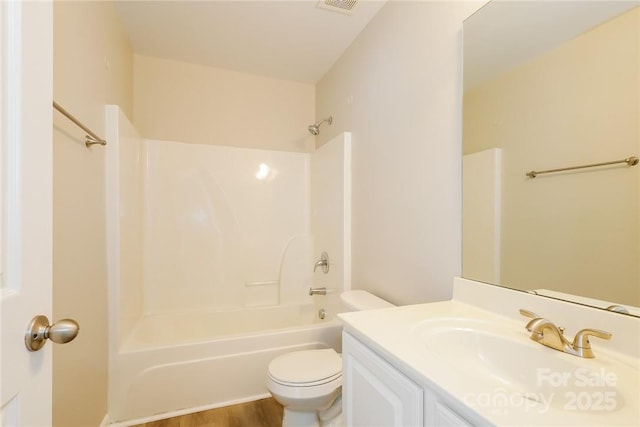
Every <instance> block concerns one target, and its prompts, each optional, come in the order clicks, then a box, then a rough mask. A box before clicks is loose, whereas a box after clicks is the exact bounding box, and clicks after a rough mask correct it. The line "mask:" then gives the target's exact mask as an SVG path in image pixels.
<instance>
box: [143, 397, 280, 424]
mask: <svg viewBox="0 0 640 427" xmlns="http://www.w3.org/2000/svg"><path fill="white" fill-rule="evenodd" d="M281 425H282V406H281V405H280V404H279V403H278V402H276V401H275V400H274V399H273V398H268V399H262V400H256V401H255V402H247V403H241V404H239V405H233V406H225V407H224V408H216V409H210V410H208V411H202V412H196V413H194V414H187V415H183V416H180V417H174V418H167V419H165V420H159V421H153V422H149V423H145V424H138V425H136V426H132V427H205V426H206V427H280V426H281Z"/></svg>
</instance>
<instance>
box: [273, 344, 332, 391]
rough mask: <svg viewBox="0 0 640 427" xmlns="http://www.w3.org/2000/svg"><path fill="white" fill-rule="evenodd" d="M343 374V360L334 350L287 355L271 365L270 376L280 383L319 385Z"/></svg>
mask: <svg viewBox="0 0 640 427" xmlns="http://www.w3.org/2000/svg"><path fill="white" fill-rule="evenodd" d="M341 374H342V358H341V357H340V355H338V353H336V351H335V350H334V349H332V348H327V349H322V350H302V351H294V352H291V353H286V354H283V355H282V356H278V357H276V358H275V359H273V360H272V361H271V363H270V364H269V376H271V378H273V379H274V380H275V381H277V382H280V383H288V384H304V383H319V382H323V381H324V380H331V379H334V378H336V377H338V376H340V375H341Z"/></svg>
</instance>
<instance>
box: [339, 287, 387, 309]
mask: <svg viewBox="0 0 640 427" xmlns="http://www.w3.org/2000/svg"><path fill="white" fill-rule="evenodd" d="M340 300H341V301H342V304H343V305H344V306H345V308H346V309H347V310H349V311H360V310H371V309H374V308H388V307H395V305H393V304H391V303H390V302H389V301H385V300H383V299H382V298H380V297H377V296H375V295H373V294H371V293H369V292H367V291H362V290H355V291H346V292H343V293H342V294H341V295H340Z"/></svg>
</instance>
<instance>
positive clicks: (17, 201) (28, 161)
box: [0, 0, 53, 426]
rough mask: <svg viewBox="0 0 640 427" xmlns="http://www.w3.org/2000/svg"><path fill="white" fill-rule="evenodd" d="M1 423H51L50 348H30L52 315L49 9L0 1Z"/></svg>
mask: <svg viewBox="0 0 640 427" xmlns="http://www.w3.org/2000/svg"><path fill="white" fill-rule="evenodd" d="M0 20H1V22H0V24H1V25H0V28H1V33H0V58H1V62H2V64H1V65H2V67H1V68H0V80H1V82H2V85H1V89H0V97H1V104H0V132H1V135H2V139H1V142H2V150H1V152H0V183H1V186H0V188H1V190H0V198H1V200H2V208H1V209H0V217H1V224H2V227H1V229H0V230H1V232H0V241H1V243H2V244H1V249H0V255H1V256H0V259H1V262H0V274H1V276H0V277H1V282H0V322H1V323H0V334H1V335H0V345H1V347H0V377H1V378H0V381H1V382H0V412H1V413H0V417H1V418H0V425H2V426H48V425H51V347H52V345H51V344H50V343H49V344H47V345H45V346H44V347H43V348H42V349H41V350H40V351H36V352H30V351H28V350H27V348H26V346H25V341H24V335H25V331H26V329H27V326H28V324H29V323H30V321H31V319H32V318H33V317H34V316H35V315H37V314H43V315H45V316H47V317H49V319H51V286H52V254H51V252H52V248H51V246H52V218H51V209H52V207H51V206H52V202H51V199H52V186H51V178H52V146H51V144H52V107H51V103H52V87H53V84H52V82H53V72H52V58H53V56H52V55H53V40H52V39H53V14H52V4H51V2H49V1H41V2H32V1H26V0H25V1H1V2H0Z"/></svg>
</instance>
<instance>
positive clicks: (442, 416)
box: [434, 402, 471, 427]
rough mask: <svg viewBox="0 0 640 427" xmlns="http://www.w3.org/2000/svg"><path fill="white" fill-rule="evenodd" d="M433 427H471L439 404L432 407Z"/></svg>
mask: <svg viewBox="0 0 640 427" xmlns="http://www.w3.org/2000/svg"><path fill="white" fill-rule="evenodd" d="M434 415H435V423H434V426H435V427H471V424H469V423H468V422H467V421H466V420H465V419H463V418H462V417H460V415H458V414H456V413H455V412H453V411H452V410H451V409H449V408H448V407H447V406H445V405H443V404H442V403H440V402H436V404H435V405H434Z"/></svg>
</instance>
